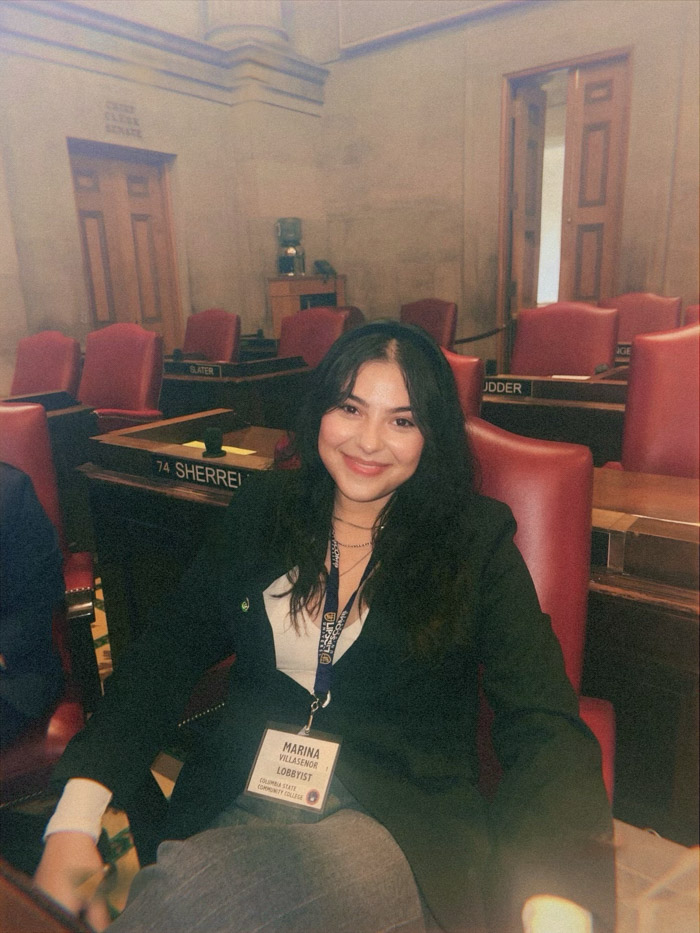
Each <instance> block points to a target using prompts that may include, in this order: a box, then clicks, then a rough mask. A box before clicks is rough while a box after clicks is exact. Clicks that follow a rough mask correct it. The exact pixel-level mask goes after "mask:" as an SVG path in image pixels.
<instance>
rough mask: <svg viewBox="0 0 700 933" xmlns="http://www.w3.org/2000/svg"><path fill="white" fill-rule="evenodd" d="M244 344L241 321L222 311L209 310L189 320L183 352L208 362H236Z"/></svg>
mask: <svg viewBox="0 0 700 933" xmlns="http://www.w3.org/2000/svg"><path fill="white" fill-rule="evenodd" d="M240 341H241V319H240V317H239V316H238V315H237V314H234V313H233V312H232V311H225V310H224V309H223V308H207V309H206V311H199V312H198V313H197V314H191V315H190V316H189V317H188V318H187V326H186V328H185V342H184V344H183V346H182V352H183V353H184V354H185V355H187V354H197V355H201V356H203V357H204V358H205V359H207V360H212V361H217V362H225V363H235V362H236V360H237V359H238V352H239V349H240Z"/></svg>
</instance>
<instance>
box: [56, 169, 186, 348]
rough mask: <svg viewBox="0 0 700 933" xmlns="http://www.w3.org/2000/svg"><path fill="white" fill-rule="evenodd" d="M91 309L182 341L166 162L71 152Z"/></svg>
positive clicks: (95, 317) (168, 340) (98, 318)
mask: <svg viewBox="0 0 700 933" xmlns="http://www.w3.org/2000/svg"><path fill="white" fill-rule="evenodd" d="M71 166H72V170H73V187H74V191H75V200H76V206H77V210H78V220H79V224H80V235H81V241H82V248H83V260H84V266H85V275H86V280H87V288H88V295H89V301H90V312H91V315H92V322H93V325H94V326H95V327H100V326H104V325H106V324H113V323H115V322H117V321H125V322H133V323H136V324H140V325H141V326H142V327H145V328H147V329H148V330H154V331H156V332H157V333H159V334H162V336H163V339H164V342H165V347H166V350H172V349H173V348H174V347H175V346H177V345H178V344H179V337H180V325H179V310H178V300H177V289H176V282H175V274H174V268H175V266H174V258H173V248H172V235H171V229H170V222H169V213H168V202H167V191H166V187H165V178H164V170H163V165H162V164H146V163H142V162H131V161H125V160H122V159H111V158H97V157H94V156H88V155H82V154H72V155H71Z"/></svg>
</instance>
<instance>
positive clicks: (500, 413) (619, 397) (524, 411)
mask: <svg viewBox="0 0 700 933" xmlns="http://www.w3.org/2000/svg"><path fill="white" fill-rule="evenodd" d="M626 398H627V367H626V366H623V367H618V368H616V369H612V370H610V371H608V372H607V373H603V374H601V375H597V376H591V377H590V378H587V379H585V380H582V379H576V378H565V377H554V376H518V375H513V374H510V373H508V374H506V375H496V376H487V377H486V379H485V380H484V397H483V404H482V409H481V417H482V418H484V419H485V420H486V421H490V422H491V423H492V424H495V425H498V427H501V428H504V429H505V430H506V431H512V432H513V433H515V434H523V435H524V436H525V437H539V438H542V439H543V440H550V441H569V442H570V443H574V444H584V445H585V446H587V447H590V448H591V452H592V454H593V463H594V464H595V465H596V466H602V465H603V464H604V463H607V462H608V460H619V459H620V457H621V454H622V428H623V425H624V418H625V400H626Z"/></svg>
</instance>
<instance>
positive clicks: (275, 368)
mask: <svg viewBox="0 0 700 933" xmlns="http://www.w3.org/2000/svg"><path fill="white" fill-rule="evenodd" d="M306 368H307V366H306V362H305V361H304V359H303V357H301V356H286V357H273V358H271V359H261V360H248V361H246V362H244V363H209V362H206V361H199V360H166V361H165V362H164V363H163V373H164V375H165V376H166V377H167V376H203V377H204V378H206V379H227V378H228V379H233V378H246V377H251V376H267V375H270V374H272V373H281V372H288V371H289V370H294V369H306Z"/></svg>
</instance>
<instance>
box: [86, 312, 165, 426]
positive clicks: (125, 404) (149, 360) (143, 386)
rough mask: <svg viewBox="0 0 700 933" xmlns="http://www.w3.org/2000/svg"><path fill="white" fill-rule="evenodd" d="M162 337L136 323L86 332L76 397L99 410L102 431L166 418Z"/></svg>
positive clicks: (98, 418) (115, 325)
mask: <svg viewBox="0 0 700 933" xmlns="http://www.w3.org/2000/svg"><path fill="white" fill-rule="evenodd" d="M162 380H163V338H162V337H161V336H160V335H159V334H155V333H153V331H150V330H145V329H144V328H143V327H140V326H139V325H138V324H111V325H110V326H109V327H104V328H102V330H95V331H92V333H90V334H88V335H87V341H86V344H85V362H84V365H83V375H82V378H81V380H80V387H79V389H78V399H79V400H80V401H81V402H83V404H85V405H90V406H91V407H92V408H94V409H95V413H96V415H97V423H98V430H99V433H100V434H105V433H106V432H107V431H116V430H118V429H120V428H128V427H133V426H134V425H137V424H146V423H148V422H149V421H157V420H158V419H159V418H162V417H163V413H162V412H161V411H159V410H158V407H157V406H158V398H159V396H160V387H161V383H162Z"/></svg>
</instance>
